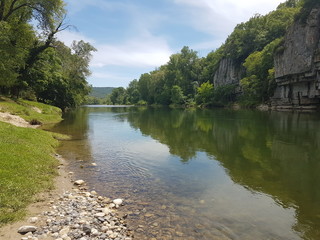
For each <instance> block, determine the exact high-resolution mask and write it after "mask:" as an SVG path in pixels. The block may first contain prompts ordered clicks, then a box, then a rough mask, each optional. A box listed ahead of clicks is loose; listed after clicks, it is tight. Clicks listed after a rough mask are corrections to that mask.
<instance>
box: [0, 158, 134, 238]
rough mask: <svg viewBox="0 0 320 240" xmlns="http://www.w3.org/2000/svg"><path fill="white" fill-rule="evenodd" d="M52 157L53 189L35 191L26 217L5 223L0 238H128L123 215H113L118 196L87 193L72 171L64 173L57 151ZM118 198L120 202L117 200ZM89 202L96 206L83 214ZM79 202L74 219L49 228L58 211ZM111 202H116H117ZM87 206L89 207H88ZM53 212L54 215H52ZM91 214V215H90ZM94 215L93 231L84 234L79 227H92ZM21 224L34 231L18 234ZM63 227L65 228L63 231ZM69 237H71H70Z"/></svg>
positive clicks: (130, 232) (65, 163)
mask: <svg viewBox="0 0 320 240" xmlns="http://www.w3.org/2000/svg"><path fill="white" fill-rule="evenodd" d="M55 157H56V159H57V160H58V161H59V163H60V164H59V166H58V176H56V177H55V179H54V189H53V190H48V191H46V192H42V193H39V194H38V195H37V196H36V197H35V199H34V202H33V203H32V204H30V205H29V206H28V207H27V209H26V211H27V213H26V216H25V217H24V218H23V219H22V220H20V221H17V222H13V223H9V224H6V225H4V226H3V227H1V228H0V239H6V240H19V239H31V240H38V239H39V240H40V239H44V240H65V239H66V240H69V239H81V240H89V239H104V238H107V237H110V238H112V239H115V238H117V239H121V240H122V239H123V240H131V239H132V237H133V232H132V231H131V229H128V228H127V225H126V223H125V220H124V218H125V215H124V216H123V217H118V215H117V208H119V207H120V206H121V205H122V199H117V200H113V201H112V200H111V199H109V198H107V197H101V196H98V195H97V193H96V192H94V191H92V192H91V193H90V192H88V187H87V186H86V185H85V183H81V184H76V182H78V181H74V179H72V173H69V172H67V167H68V163H67V161H66V160H65V159H64V158H63V157H62V156H60V155H58V154H56V155H55ZM80 181H82V180H80ZM120 200H121V202H117V201H120ZM91 202H93V204H95V205H97V206H98V207H97V209H95V210H94V211H93V212H92V211H91V209H89V210H88V211H89V212H88V214H85V213H84V209H85V208H86V206H87V205H88V206H89V205H90V204H91ZM79 203H84V204H85V206H81V209H76V210H74V211H75V212H74V214H75V216H76V217H75V218H74V219H73V221H74V222H69V223H65V224H61V225H60V226H59V228H57V231H56V230H53V229H54V228H55V227H52V226H53V225H52V224H51V222H52V221H53V222H54V224H56V222H58V218H59V216H60V215H61V214H62V212H63V211H65V212H66V211H68V210H69V209H68V208H70V204H73V205H75V204H79ZM115 203H118V205H116V204H115ZM68 204H69V205H68ZM88 208H91V206H90V207H88ZM80 211H81V212H80ZM53 213H55V214H56V215H55V216H53V215H54V214H53ZM93 213H94V216H93V215H92V214H93ZM83 215H84V217H83ZM86 215H88V217H91V218H92V219H91V220H90V219H89V218H88V217H86ZM90 215H91V216H90ZM61 216H62V215H61ZM80 216H81V217H80ZM53 217H56V218H53ZM65 218H66V216H64V217H63V218H62V219H65ZM79 218H82V220H80V223H79V222H76V221H77V220H79ZM95 218H97V219H98V221H97V223H94V224H95V225H96V226H97V227H96V228H93V227H91V229H92V230H93V231H96V232H95V234H94V233H93V232H91V230H90V233H88V232H87V234H85V233H84V232H83V229H84V228H85V227H86V226H90V225H91V226H92V224H93V223H92V222H94V220H95ZM53 219H54V220H53ZM62 219H60V220H62ZM92 220H93V221H92ZM81 221H83V222H81ZM75 225H78V229H76V227H74V226H75ZM22 226H35V227H36V228H37V231H36V232H35V233H34V234H32V233H31V232H29V233H26V234H20V233H18V229H19V228H20V227H22ZM70 226H71V229H70ZM66 229H68V230H67V231H66ZM97 229H98V230H97ZM52 230H53V231H52ZM72 231H73V232H74V231H77V232H78V235H79V234H80V235H81V234H82V235H81V237H80V235H79V237H75V236H72V233H73V232H72ZM62 233H64V234H62ZM92 234H94V235H92ZM63 235H64V236H63ZM91 235H92V236H91ZM69 236H72V238H71V237H69ZM100 236H102V238H100ZM28 237H29V238H28ZM62 237H63V238H62Z"/></svg>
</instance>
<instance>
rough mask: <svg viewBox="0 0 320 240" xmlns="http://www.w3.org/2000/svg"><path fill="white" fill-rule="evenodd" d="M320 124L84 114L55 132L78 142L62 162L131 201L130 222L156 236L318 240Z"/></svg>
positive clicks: (306, 118)
mask: <svg viewBox="0 0 320 240" xmlns="http://www.w3.org/2000/svg"><path fill="white" fill-rule="evenodd" d="M319 124H320V122H319V115H317V114H298V113H297V114H291V113H277V112H271V113H262V112H253V111H228V110H214V111H213V110H179V109H174V110H171V109H165V108H157V109H153V108H151V109H150V108H81V109H80V110H79V111H77V112H74V113H71V114H69V115H67V116H66V121H65V122H64V123H62V124H61V125H60V126H58V127H57V128H56V129H55V130H56V131H61V132H64V133H67V134H71V135H72V136H73V139H74V141H68V142H66V143H65V144H63V146H62V148H61V152H62V153H63V155H66V156H67V158H68V159H74V160H79V159H81V160H83V161H84V162H88V165H87V166H84V168H82V169H79V168H77V172H78V174H79V175H81V176H82V177H84V178H86V180H87V181H88V182H89V183H91V184H92V185H94V186H95V188H96V189H97V190H99V191H101V192H106V194H111V195H112V194H114V196H115V197H117V196H119V195H122V196H124V197H125V198H128V199H131V200H132V203H131V204H130V202H129V204H128V206H127V207H128V209H127V210H128V211H130V209H132V214H131V215H130V217H129V219H131V220H132V221H133V224H134V223H136V224H137V225H148V226H149V230H148V231H147V232H148V234H149V235H148V237H152V236H153V237H154V236H157V237H158V238H159V237H160V239H180V238H181V239H215V238H213V237H216V238H217V239H237V238H239V239H301V238H302V239H312V240H313V239H320V188H319V186H320V174H319V173H320V159H319V143H320V133H319V130H318V129H320V128H319V127H320V126H319ZM92 161H94V162H96V163H98V165H99V166H100V167H99V168H98V169H96V168H92V167H91V166H90V163H91V162H92ZM179 163H180V164H179ZM181 163H183V164H181ZM77 164H78V162H77V161H75V162H74V163H72V164H71V165H72V166H74V167H75V168H76V167H77ZM81 164H83V163H81ZM221 166H223V168H221ZM226 173H227V175H226ZM230 179H231V180H232V181H231V180H230ZM234 183H235V184H234ZM119 186H120V187H119ZM245 189H247V190H245ZM141 199H142V200H141ZM137 203H138V205H137ZM140 203H141V204H140ZM280 206H281V207H280ZM139 207H140V208H139ZM137 208H139V210H138V209H137ZM137 211H138V212H137ZM150 212H152V214H150ZM147 213H149V214H147ZM177 226H179V227H177ZM172 228H174V230H172ZM181 233H183V234H184V236H183V235H181ZM146 234H147V233H146V231H144V232H141V235H140V238H139V239H143V236H146ZM186 236H189V238H188V237H187V238H186ZM138 237H139V235H138ZM166 237H167V238H166ZM146 239H148V238H146Z"/></svg>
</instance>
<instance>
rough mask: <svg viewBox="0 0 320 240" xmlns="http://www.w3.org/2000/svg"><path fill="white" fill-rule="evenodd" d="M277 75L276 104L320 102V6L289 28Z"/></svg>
mask: <svg viewBox="0 0 320 240" xmlns="http://www.w3.org/2000/svg"><path fill="white" fill-rule="evenodd" d="M275 77H276V82H277V88H276V91H275V95H274V97H273V99H272V104H273V105H274V106H285V107H300V106H319V105H320V91H319V90H320V8H315V9H313V10H312V11H311V12H310V14H309V16H308V18H307V20H306V22H305V23H301V22H299V21H296V22H295V23H294V24H293V25H292V26H291V27H290V28H289V29H288V31H287V33H286V36H285V38H284V44H283V49H282V52H280V53H278V54H277V55H276V56H275Z"/></svg>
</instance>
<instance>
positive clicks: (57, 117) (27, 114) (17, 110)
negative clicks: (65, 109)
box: [0, 97, 62, 124]
mask: <svg viewBox="0 0 320 240" xmlns="http://www.w3.org/2000/svg"><path fill="white" fill-rule="evenodd" d="M39 110H40V111H39ZM0 111H1V112H9V113H11V114H13V115H18V116H20V117H22V118H23V119H25V120H26V121H28V122H31V121H38V122H40V123H42V124H50V123H57V122H59V121H61V120H62V119H61V109H60V108H57V107H54V106H50V105H46V104H43V103H38V102H32V101H27V100H22V99H18V100H12V99H10V98H5V97H0Z"/></svg>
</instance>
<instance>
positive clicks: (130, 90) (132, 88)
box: [127, 79, 140, 104]
mask: <svg viewBox="0 0 320 240" xmlns="http://www.w3.org/2000/svg"><path fill="white" fill-rule="evenodd" d="M127 95H128V100H129V102H130V103H131V104H137V103H138V102H139V100H140V92H139V83H138V80H137V79H134V80H133V81H131V82H130V83H129V86H128V87H127Z"/></svg>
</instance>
